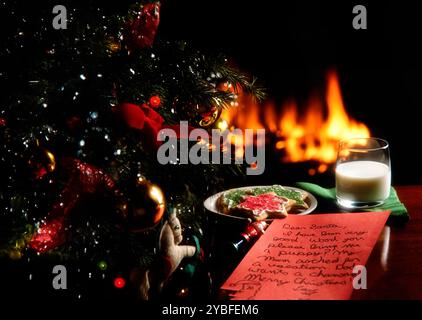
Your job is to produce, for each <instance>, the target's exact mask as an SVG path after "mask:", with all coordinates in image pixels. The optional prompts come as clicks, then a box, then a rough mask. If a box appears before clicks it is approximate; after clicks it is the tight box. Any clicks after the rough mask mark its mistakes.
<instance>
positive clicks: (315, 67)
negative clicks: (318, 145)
mask: <svg viewBox="0 0 422 320" xmlns="http://www.w3.org/2000/svg"><path fill="white" fill-rule="evenodd" d="M358 4H363V5H365V6H366V8H367V12H368V29H367V30H355V29H353V27H352V20H353V17H354V14H353V13H352V9H353V6H354V5H358ZM417 7H418V6H417V4H415V2H410V1H405V2H403V1H400V2H393V1H382V2H381V1H378V2H377V3H376V2H373V1H363V2H362V1H294V2H286V1H265V2H258V1H254V2H252V1H244V0H242V1H241V0H230V1H227V0H226V1H223V0H201V1H195V0H179V1H163V5H162V10H161V17H162V19H161V25H160V29H159V33H160V36H162V37H166V38H174V39H186V40H189V41H191V42H193V43H194V44H195V45H196V46H197V47H199V48H202V49H204V50H211V51H215V52H224V53H226V54H227V55H228V56H229V57H230V58H233V60H234V61H235V62H236V64H237V65H238V66H239V67H240V68H241V69H242V70H243V71H246V72H249V73H251V74H253V75H256V76H257V77H258V78H259V79H260V80H261V82H262V83H263V84H264V85H265V86H266V87H267V88H268V92H269V96H270V97H271V98H272V99H274V100H276V101H278V102H281V101H284V99H286V98H287V97H295V98H297V99H299V100H300V99H301V98H302V99H306V98H307V97H309V94H310V93H311V92H312V90H314V89H315V88H318V87H321V86H323V85H324V79H325V73H326V71H327V70H328V69H329V68H332V67H334V68H336V69H337V70H338V71H339V76H340V80H341V87H342V91H343V97H344V100H345V104H346V107H347V110H348V111H349V113H350V114H351V115H352V117H353V118H355V119H357V120H359V121H363V122H365V123H366V124H367V125H368V126H369V128H370V129H371V132H372V135H373V136H379V137H382V138H385V139H387V140H388V141H389V142H390V145H391V157H392V172H393V183H394V184H410V183H412V184H413V183H421V182H422V170H421V169H420V160H419V154H420V149H421V148H422V145H421V144H420V137H421V121H420V116H419V114H420V112H419V111H420V109H421V108H420V105H421V89H422V73H421V71H422V63H421V57H422V49H421V46H420V39H421V34H422V32H421V31H422V19H421V18H420V11H419V10H418V9H417Z"/></svg>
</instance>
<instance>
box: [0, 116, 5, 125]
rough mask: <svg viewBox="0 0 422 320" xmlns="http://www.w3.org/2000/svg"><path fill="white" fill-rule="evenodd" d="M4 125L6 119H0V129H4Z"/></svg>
mask: <svg viewBox="0 0 422 320" xmlns="http://www.w3.org/2000/svg"><path fill="white" fill-rule="evenodd" d="M5 125H6V119H5V118H0V127H4V126H5Z"/></svg>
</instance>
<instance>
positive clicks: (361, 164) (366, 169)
mask: <svg viewBox="0 0 422 320" xmlns="http://www.w3.org/2000/svg"><path fill="white" fill-rule="evenodd" d="M335 175H336V197H337V202H338V204H339V205H340V206H342V207H345V208H368V207H375V206H378V205H380V204H382V203H384V201H385V200H386V199H387V198H388V197H389V195H390V188H391V165H390V152H389V145H388V142H387V141H385V140H383V139H379V138H356V139H348V140H342V141H340V143H339V150H338V156H337V164H336V174H335Z"/></svg>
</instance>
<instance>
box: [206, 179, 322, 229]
mask: <svg viewBox="0 0 422 320" xmlns="http://www.w3.org/2000/svg"><path fill="white" fill-rule="evenodd" d="M317 204H318V203H317V200H316V198H315V197H314V196H313V195H312V194H310V193H309V192H306V191H304V190H302V189H299V188H295V187H287V186H281V185H272V186H252V187H241V188H235V189H229V190H226V191H222V192H219V193H217V194H215V195H213V196H211V197H209V198H208V199H206V200H205V201H204V206H205V208H206V209H207V210H208V211H210V212H213V213H217V214H220V215H224V216H228V217H232V218H235V219H248V220H252V221H261V220H273V219H283V218H285V217H287V216H288V215H289V214H295V215H306V214H309V213H311V212H312V211H314V210H315V209H316V207H317Z"/></svg>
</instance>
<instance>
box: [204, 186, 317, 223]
mask: <svg viewBox="0 0 422 320" xmlns="http://www.w3.org/2000/svg"><path fill="white" fill-rule="evenodd" d="M257 187H271V186H252V187H241V188H233V189H229V190H225V191H222V192H219V193H216V194H214V195H212V196H211V197H209V198H208V199H206V200H205V201H204V207H205V209H207V210H208V211H210V212H213V213H217V214H219V215H222V216H225V217H230V218H235V219H242V220H244V219H248V218H243V217H238V216H232V215H229V214H225V213H222V212H221V211H219V210H218V209H217V199H218V198H219V197H220V196H221V195H222V194H223V193H224V192H227V191H233V190H243V189H252V188H257ZM282 187H283V188H285V189H287V190H295V191H300V192H306V193H307V194H308V197H307V198H306V199H305V202H306V204H307V205H308V206H309V208H308V209H306V210H304V211H300V212H298V213H291V214H295V215H298V216H303V215H306V214H310V213H311V212H312V211H314V210H315V209H316V207H317V205H318V201H317V199H316V198H315V197H314V196H313V195H312V194H311V193H309V192H307V191H305V190H302V189H299V188H295V187H287V186H282ZM289 214H290V213H289ZM267 220H273V219H267Z"/></svg>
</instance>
